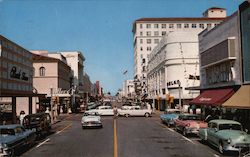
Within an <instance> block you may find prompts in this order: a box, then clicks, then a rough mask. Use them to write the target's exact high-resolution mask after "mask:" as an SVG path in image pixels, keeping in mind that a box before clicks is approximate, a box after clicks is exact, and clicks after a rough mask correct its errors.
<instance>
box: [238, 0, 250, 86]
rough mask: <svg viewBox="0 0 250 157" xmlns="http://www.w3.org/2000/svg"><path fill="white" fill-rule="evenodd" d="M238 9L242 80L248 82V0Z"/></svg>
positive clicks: (249, 34) (249, 9) (249, 70)
mask: <svg viewBox="0 0 250 157" xmlns="http://www.w3.org/2000/svg"><path fill="white" fill-rule="evenodd" d="M239 10H240V32H241V51H242V70H243V71H242V72H243V82H244V83H249V82H250V4H249V2H248V1H245V2H244V3H242V4H241V5H240V7H239Z"/></svg>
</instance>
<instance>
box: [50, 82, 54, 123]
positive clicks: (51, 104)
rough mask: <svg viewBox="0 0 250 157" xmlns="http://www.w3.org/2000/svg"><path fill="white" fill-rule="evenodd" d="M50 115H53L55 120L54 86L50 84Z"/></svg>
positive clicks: (52, 118) (52, 119) (52, 120)
mask: <svg viewBox="0 0 250 157" xmlns="http://www.w3.org/2000/svg"><path fill="white" fill-rule="evenodd" d="M50 117H51V122H52V123H53V122H54V117H53V87H52V86H50Z"/></svg>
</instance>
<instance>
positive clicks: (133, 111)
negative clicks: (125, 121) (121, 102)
mask: <svg viewBox="0 0 250 157" xmlns="http://www.w3.org/2000/svg"><path fill="white" fill-rule="evenodd" d="M118 114H119V115H121V116H125V117H129V116H145V117H149V116H151V114H152V109H151V108H145V109H142V108H141V107H140V106H131V107H130V109H121V110H118Z"/></svg>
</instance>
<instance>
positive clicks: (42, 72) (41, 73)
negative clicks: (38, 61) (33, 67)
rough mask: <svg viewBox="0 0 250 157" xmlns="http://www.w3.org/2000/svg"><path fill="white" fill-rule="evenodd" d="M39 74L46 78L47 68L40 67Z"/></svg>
mask: <svg viewBox="0 0 250 157" xmlns="http://www.w3.org/2000/svg"><path fill="white" fill-rule="evenodd" d="M39 73H40V76H45V68H44V67H40V68H39Z"/></svg>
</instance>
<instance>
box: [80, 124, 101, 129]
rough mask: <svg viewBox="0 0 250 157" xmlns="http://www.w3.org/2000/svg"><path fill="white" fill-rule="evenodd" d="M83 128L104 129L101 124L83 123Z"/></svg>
mask: <svg viewBox="0 0 250 157" xmlns="http://www.w3.org/2000/svg"><path fill="white" fill-rule="evenodd" d="M82 128H102V124H101V123H83V124H82Z"/></svg>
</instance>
